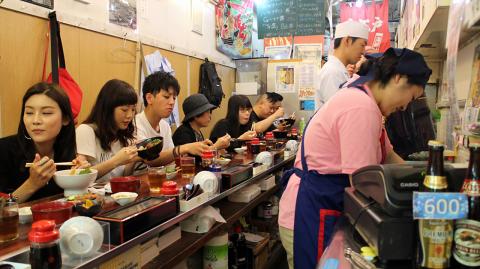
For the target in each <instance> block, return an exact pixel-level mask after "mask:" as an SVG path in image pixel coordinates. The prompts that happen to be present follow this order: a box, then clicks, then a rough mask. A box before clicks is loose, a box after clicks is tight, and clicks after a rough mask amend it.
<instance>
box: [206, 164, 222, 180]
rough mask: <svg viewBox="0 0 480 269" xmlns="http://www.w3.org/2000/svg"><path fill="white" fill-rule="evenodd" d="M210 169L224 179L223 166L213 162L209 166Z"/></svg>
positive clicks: (219, 178) (218, 177)
mask: <svg viewBox="0 0 480 269" xmlns="http://www.w3.org/2000/svg"><path fill="white" fill-rule="evenodd" d="M208 171H210V172H212V173H213V174H215V176H216V177H217V179H218V180H221V179H222V166H221V165H218V164H212V165H210V166H208Z"/></svg>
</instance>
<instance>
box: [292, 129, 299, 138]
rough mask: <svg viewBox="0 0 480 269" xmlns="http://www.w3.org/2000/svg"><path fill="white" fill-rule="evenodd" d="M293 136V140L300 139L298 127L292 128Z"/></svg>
mask: <svg viewBox="0 0 480 269" xmlns="http://www.w3.org/2000/svg"><path fill="white" fill-rule="evenodd" d="M291 138H292V139H293V140H297V139H298V133H297V128H292V132H291Z"/></svg>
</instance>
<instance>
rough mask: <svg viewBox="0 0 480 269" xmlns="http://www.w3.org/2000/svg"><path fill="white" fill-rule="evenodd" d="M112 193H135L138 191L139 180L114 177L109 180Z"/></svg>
mask: <svg viewBox="0 0 480 269" xmlns="http://www.w3.org/2000/svg"><path fill="white" fill-rule="evenodd" d="M110 186H111V188H112V193H117V192H135V193H138V190H139V189H140V179H139V178H137V177H133V176H129V177H115V178H112V179H111V180H110Z"/></svg>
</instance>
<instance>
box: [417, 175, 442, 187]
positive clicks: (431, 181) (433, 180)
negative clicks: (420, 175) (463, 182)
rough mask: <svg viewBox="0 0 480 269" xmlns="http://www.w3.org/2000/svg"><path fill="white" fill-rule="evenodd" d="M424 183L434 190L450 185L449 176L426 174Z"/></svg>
mask: <svg viewBox="0 0 480 269" xmlns="http://www.w3.org/2000/svg"><path fill="white" fill-rule="evenodd" d="M423 185H424V186H425V187H427V188H429V189H433V190H441V189H446V188H447V187H448V183H447V177H445V176H429V175H426V176H425V179H424V180H423Z"/></svg>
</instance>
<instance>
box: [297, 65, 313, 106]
mask: <svg viewBox="0 0 480 269" xmlns="http://www.w3.org/2000/svg"><path fill="white" fill-rule="evenodd" d="M297 86H298V91H297V92H298V99H299V100H313V99H315V64H313V63H312V64H308V63H302V64H300V65H299V66H298V67H297Z"/></svg>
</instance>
